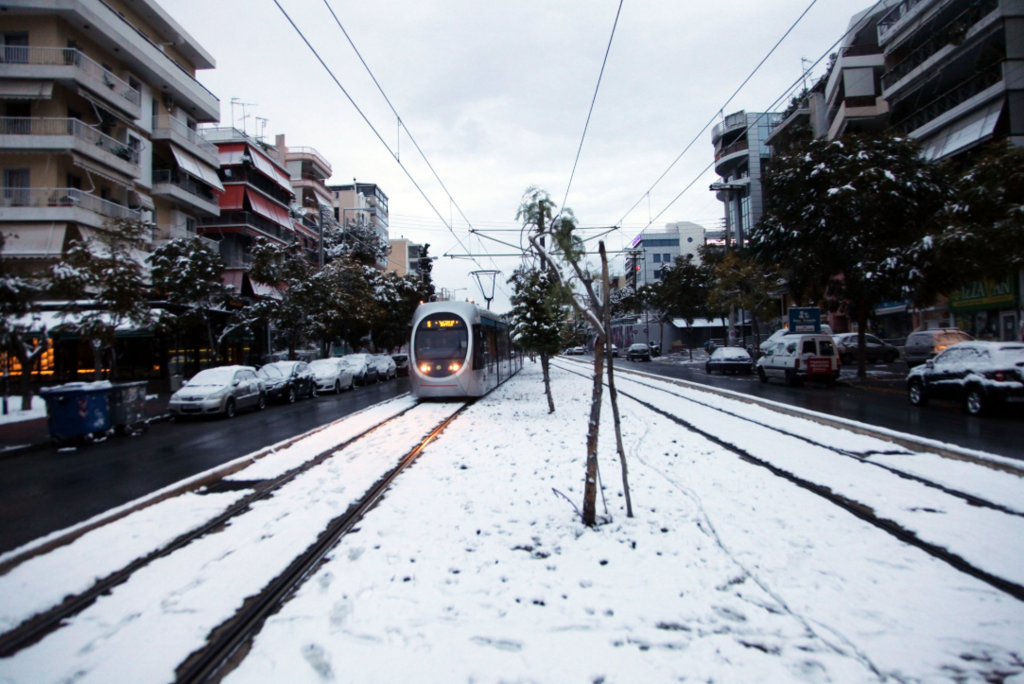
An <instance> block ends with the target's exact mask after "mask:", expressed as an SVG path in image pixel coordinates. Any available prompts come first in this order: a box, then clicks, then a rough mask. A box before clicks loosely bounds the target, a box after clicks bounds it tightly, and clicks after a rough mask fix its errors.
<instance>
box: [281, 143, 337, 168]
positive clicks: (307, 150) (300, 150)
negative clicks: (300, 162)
mask: <svg viewBox="0 0 1024 684" xmlns="http://www.w3.org/2000/svg"><path fill="white" fill-rule="evenodd" d="M288 154H308V155H309V156H311V157H314V158H315V159H316V160H317V161H318V162H320V165H321V166H323V167H324V168H325V169H330V168H331V163H330V162H329V161H327V159H326V158H324V156H323V155H322V154H320V153H319V152H317V151H316V150H315V149H313V148H312V147H289V148H288Z"/></svg>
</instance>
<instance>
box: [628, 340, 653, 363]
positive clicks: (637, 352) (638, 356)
mask: <svg viewBox="0 0 1024 684" xmlns="http://www.w3.org/2000/svg"><path fill="white" fill-rule="evenodd" d="M626 360H627V361H650V360H651V348H650V347H649V346H647V345H646V344H644V343H643V342H638V343H637V344H631V345H629V347H628V348H627V349H626Z"/></svg>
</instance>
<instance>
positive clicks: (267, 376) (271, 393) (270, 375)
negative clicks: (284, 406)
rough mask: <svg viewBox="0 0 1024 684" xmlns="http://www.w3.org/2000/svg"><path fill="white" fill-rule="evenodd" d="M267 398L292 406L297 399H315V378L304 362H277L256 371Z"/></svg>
mask: <svg viewBox="0 0 1024 684" xmlns="http://www.w3.org/2000/svg"><path fill="white" fill-rule="evenodd" d="M258 373H259V376H260V378H262V379H263V384H264V385H265V386H266V389H267V396H268V397H270V398H271V399H280V400H281V401H284V402H287V403H289V404H294V403H295V400H296V399H298V398H299V397H310V398H311V399H312V398H315V397H316V378H315V377H314V376H313V371H311V370H310V369H309V364H308V363H306V362H305V361H277V362H275V363H268V364H267V365H265V366H263V367H261V368H260V369H259V371H258Z"/></svg>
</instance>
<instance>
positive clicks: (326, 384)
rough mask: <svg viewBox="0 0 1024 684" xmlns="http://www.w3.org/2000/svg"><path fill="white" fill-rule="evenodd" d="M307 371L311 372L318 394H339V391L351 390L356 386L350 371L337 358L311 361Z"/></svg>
mask: <svg viewBox="0 0 1024 684" xmlns="http://www.w3.org/2000/svg"><path fill="white" fill-rule="evenodd" d="M309 369H310V370H311V371H313V377H314V378H316V388H317V391H319V392H334V393H335V394H341V390H343V389H352V388H354V387H355V386H356V381H355V379H354V378H353V377H352V371H350V370H349V368H348V366H347V365H346V364H345V363H344V362H343V361H342V360H341V359H339V358H334V359H317V360H316V361H311V362H310V364H309Z"/></svg>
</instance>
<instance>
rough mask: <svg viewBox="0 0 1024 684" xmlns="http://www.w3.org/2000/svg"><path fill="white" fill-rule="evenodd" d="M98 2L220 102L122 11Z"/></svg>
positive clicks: (216, 98) (218, 100)
mask: <svg viewBox="0 0 1024 684" xmlns="http://www.w3.org/2000/svg"><path fill="white" fill-rule="evenodd" d="M100 3H101V4H102V5H103V6H105V7H106V8H107V9H109V10H110V11H111V12H113V14H114V16H116V17H117V18H118V19H120V20H121V21H123V22H124V23H125V24H127V25H128V26H129V28H131V29H132V30H133V31H135V33H137V34H138V35H139V37H140V38H142V39H143V40H144V41H146V42H147V43H149V44H150V45H152V46H153V47H154V48H156V50H157V52H159V53H160V54H161V55H163V56H164V57H165V58H166V59H167V61H168V62H170V63H171V64H173V65H174V66H176V67H178V69H180V70H181V72H182V73H183V74H185V75H186V76H188V77H189V78H190V79H192V81H193V82H194V83H195V84H196V85H197V86H199V87H200V88H202V89H203V90H205V91H206V92H207V93H208V94H209V95H210V97H212V98H213V99H215V100H217V102H220V98H219V97H217V96H216V95H214V94H213V93H212V92H210V89H209V88H207V87H206V86H204V85H203V84H202V83H200V82H199V80H198V79H197V78H196V77H195V76H193V75H192V74H191V73H189V70H188V69H186V68H185V67H184V66H182V65H181V64H179V63H178V61H177V60H176V59H174V58H173V57H171V56H170V55H169V54H167V53H166V52H165V51H164V49H163V47H162V46H160V45H157V44H156V43H154V42H153V41H152V40H151V39H150V37H149V36H147V35H146V34H145V33H143V32H142V31H140V30H139V29H138V28H137V27H136V26H135V24H133V23H132V22H130V21H128V19H127V18H126V17H125V16H124V14H123V13H121V12H119V11H117V10H116V9H114V8H113V7H111V6H110V5H108V4H107V3H106V2H103V0H100Z"/></svg>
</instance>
